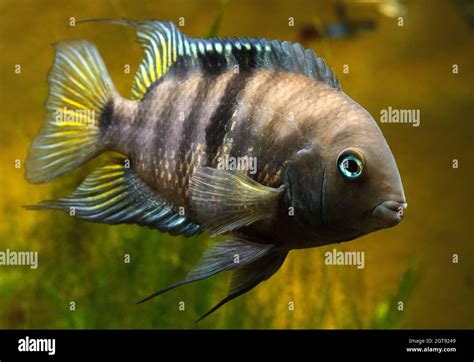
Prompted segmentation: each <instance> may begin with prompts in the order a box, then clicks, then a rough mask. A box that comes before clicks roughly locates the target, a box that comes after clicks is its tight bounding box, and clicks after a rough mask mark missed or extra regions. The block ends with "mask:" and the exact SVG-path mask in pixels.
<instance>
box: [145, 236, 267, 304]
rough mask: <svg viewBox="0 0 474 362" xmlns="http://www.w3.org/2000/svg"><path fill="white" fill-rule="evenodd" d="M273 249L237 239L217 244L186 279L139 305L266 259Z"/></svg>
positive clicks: (203, 256) (149, 297) (207, 251)
mask: <svg viewBox="0 0 474 362" xmlns="http://www.w3.org/2000/svg"><path fill="white" fill-rule="evenodd" d="M272 249H273V245H269V244H257V243H253V242H250V241H247V240H239V239H237V240H225V241H219V242H216V243H214V244H212V245H211V246H210V247H209V249H207V250H206V251H205V252H204V254H203V255H202V256H201V260H200V261H199V263H198V264H197V265H196V266H195V267H194V268H193V269H192V270H191V271H190V272H189V274H188V275H187V276H186V278H185V279H183V280H181V281H179V282H177V283H174V284H171V285H170V286H168V287H166V288H164V289H161V290H159V291H157V292H155V293H153V294H152V295H150V296H148V297H146V298H145V299H143V300H141V301H140V302H139V303H143V302H145V301H147V300H149V299H151V298H154V297H156V296H158V295H160V294H163V293H166V292H168V291H170V290H171V289H174V288H177V287H179V286H181V285H184V284H188V283H192V282H196V281H198V280H202V279H206V278H209V277H210V276H212V275H215V274H217V273H220V272H223V271H226V270H231V269H236V268H240V267H243V266H245V265H248V264H251V263H253V262H255V261H256V260H258V259H260V258H264V257H265V255H267V254H268V253H269V252H270V251H271V250H272Z"/></svg>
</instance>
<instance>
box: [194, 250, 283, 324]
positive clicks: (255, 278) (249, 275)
mask: <svg viewBox="0 0 474 362" xmlns="http://www.w3.org/2000/svg"><path fill="white" fill-rule="evenodd" d="M287 255H288V251H286V250H277V249H274V250H271V251H270V252H269V253H267V254H265V255H264V256H263V257H261V258H259V259H257V260H255V261H253V262H251V263H247V264H245V265H243V266H241V267H239V268H237V269H236V270H235V271H234V272H233V274H232V280H231V283H230V287H229V293H228V295H227V297H225V298H224V299H222V300H221V301H220V302H219V303H217V304H216V305H215V306H214V307H213V308H212V309H211V310H210V311H209V312H207V313H206V314H204V315H203V316H202V317H201V318H199V319H198V320H197V321H196V322H199V321H200V320H202V319H204V318H206V317H207V316H208V315H210V314H211V313H213V312H215V311H216V310H217V309H219V308H220V307H222V306H223V305H224V304H226V303H227V302H230V301H231V300H232V299H235V298H237V297H238V296H240V295H242V294H244V293H247V292H248V291H249V290H251V289H253V288H254V287H256V286H257V285H258V284H260V283H261V282H263V281H265V280H267V279H268V278H270V277H271V276H272V275H273V274H275V273H276V272H277V271H278V269H280V267H281V266H282V265H283V262H284V261H285V259H286V256H287Z"/></svg>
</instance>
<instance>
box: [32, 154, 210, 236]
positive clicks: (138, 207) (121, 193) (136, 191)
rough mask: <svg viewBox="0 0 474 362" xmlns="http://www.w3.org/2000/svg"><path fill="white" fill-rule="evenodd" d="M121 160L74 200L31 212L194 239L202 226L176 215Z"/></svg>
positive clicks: (103, 170) (73, 196) (83, 185)
mask: <svg viewBox="0 0 474 362" xmlns="http://www.w3.org/2000/svg"><path fill="white" fill-rule="evenodd" d="M125 165H127V163H126V162H125V160H121V159H117V160H115V161H114V162H112V163H109V164H107V165H105V166H103V167H101V168H99V169H97V170H96V171H94V172H93V173H92V174H91V175H89V176H88V177H87V178H86V179H85V180H84V181H83V182H82V183H81V185H80V186H79V187H78V188H77V189H76V191H74V192H73V193H72V194H71V195H70V196H68V197H65V198H61V199H58V200H48V201H43V202H41V203H39V204H37V205H32V206H27V208H28V209H59V210H62V211H65V212H67V213H69V214H70V215H72V216H78V217H80V218H81V219H85V220H88V221H92V222H98V223H103V224H122V223H127V224H138V225H142V226H148V227H150V228H154V229H158V230H160V231H162V232H168V233H170V234H171V235H178V234H183V235H185V236H191V235H195V234H198V233H199V232H201V226H200V225H198V224H196V223H193V222H191V221H190V220H189V219H188V218H187V217H186V216H184V215H179V214H178V213H176V212H175V211H174V210H173V208H172V206H170V205H169V204H167V203H166V202H164V201H163V200H161V199H160V197H159V196H158V195H157V194H156V193H155V192H153V190H152V189H150V188H149V187H148V186H147V185H146V184H145V183H144V182H143V181H142V180H141V179H140V178H139V176H138V175H137V174H136V173H135V172H134V171H133V170H132V169H131V168H127V167H125Z"/></svg>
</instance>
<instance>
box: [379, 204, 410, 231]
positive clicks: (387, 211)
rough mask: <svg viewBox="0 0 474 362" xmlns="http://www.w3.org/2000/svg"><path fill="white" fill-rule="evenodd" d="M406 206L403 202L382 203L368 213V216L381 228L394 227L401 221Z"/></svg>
mask: <svg viewBox="0 0 474 362" xmlns="http://www.w3.org/2000/svg"><path fill="white" fill-rule="evenodd" d="M407 206H408V204H407V203H406V202H405V201H394V200H388V201H384V202H382V203H380V204H378V205H377V206H376V207H374V208H373V209H372V210H371V211H370V216H372V217H373V218H375V219H377V221H379V222H380V223H381V224H382V225H383V226H382V225H381V226H382V227H391V226H395V225H397V224H398V223H399V222H400V221H402V220H403V216H404V213H405V209H406V208H407Z"/></svg>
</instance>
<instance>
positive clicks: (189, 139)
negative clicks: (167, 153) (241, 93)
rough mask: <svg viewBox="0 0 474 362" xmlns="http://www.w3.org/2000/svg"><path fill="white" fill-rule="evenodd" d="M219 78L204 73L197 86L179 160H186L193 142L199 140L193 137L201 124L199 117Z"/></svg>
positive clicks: (185, 127) (182, 136) (186, 121)
mask: <svg viewBox="0 0 474 362" xmlns="http://www.w3.org/2000/svg"><path fill="white" fill-rule="evenodd" d="M217 80H218V75H208V74H203V75H202V77H201V80H200V81H199V85H198V87H197V94H196V96H195V97H194V98H193V100H192V105H191V110H190V112H189V114H188V116H187V118H186V119H185V121H184V122H185V123H184V127H183V133H182V135H181V142H180V146H179V151H178V155H179V160H181V161H182V162H185V158H186V154H187V152H188V151H189V149H190V147H191V143H193V142H195V141H197V140H195V139H193V132H194V131H195V130H196V127H197V125H199V124H200V122H199V120H200V119H199V117H200V113H201V111H202V108H203V106H206V104H205V103H204V102H205V101H206V99H207V98H208V96H209V93H210V91H211V90H212V89H213V86H214V85H215V83H216V82H217Z"/></svg>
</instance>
